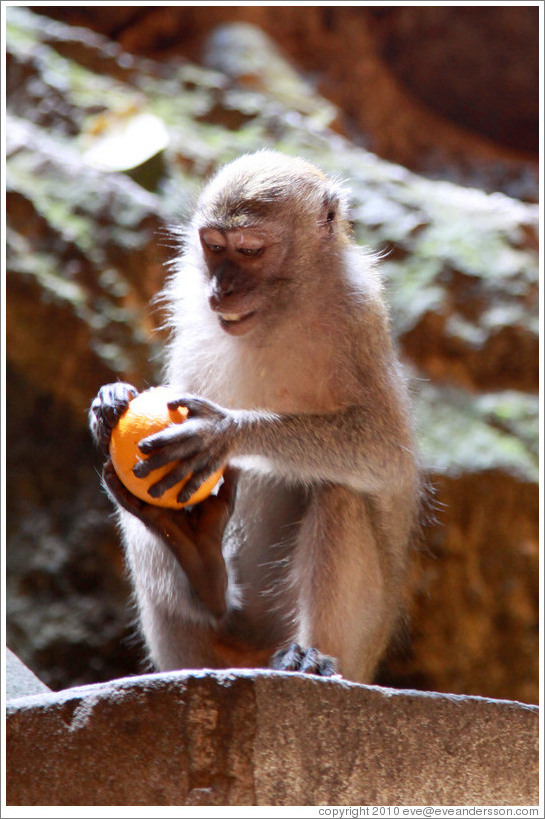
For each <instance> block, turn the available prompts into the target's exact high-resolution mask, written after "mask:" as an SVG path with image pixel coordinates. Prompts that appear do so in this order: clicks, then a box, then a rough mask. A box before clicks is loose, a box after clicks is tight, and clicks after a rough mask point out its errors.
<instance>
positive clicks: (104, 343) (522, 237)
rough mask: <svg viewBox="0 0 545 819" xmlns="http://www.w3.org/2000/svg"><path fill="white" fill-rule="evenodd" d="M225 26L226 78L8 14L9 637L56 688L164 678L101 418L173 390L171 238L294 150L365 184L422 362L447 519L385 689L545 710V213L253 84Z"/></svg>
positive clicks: (288, 89) (360, 190)
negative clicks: (542, 355)
mask: <svg viewBox="0 0 545 819" xmlns="http://www.w3.org/2000/svg"><path fill="white" fill-rule="evenodd" d="M77 8H78V10H80V11H81V10H82V9H85V8H87V7H83V6H81V7H80V6H78V7H77ZM89 8H90V7H89ZM107 12H108V14H109V12H112V13H114V12H115V9H113V10H112V8H110V9H106V7H105V8H104V13H105V14H106V13H107ZM133 12H134V10H133ZM116 13H119V14H125V13H129V9H128V8H127V9H125V10H121V9H117V12H116ZM134 13H136V12H134ZM105 19H106V17H105ZM108 19H110V18H108ZM343 25H344V24H343ZM222 36H223V37H224V40H223V41H222V43H223V51H222V55H223V62H222V64H221V65H219V64H218V65H217V67H216V68H215V69H213V68H211V67H210V66H208V67H205V66H203V65H197V64H195V63H188V62H183V63H179V62H175V61H172V60H168V61H166V60H165V61H163V62H159V61H152V60H149V59H144V58H142V57H138V56H134V55H130V54H128V53H126V52H124V51H123V50H122V49H121V47H120V46H119V45H118V44H115V43H113V42H111V41H109V40H107V39H105V38H102V37H100V36H99V35H97V34H94V33H92V32H90V31H89V30H84V29H74V28H70V27H66V26H62V25H59V24H57V23H55V22H53V21H51V20H49V19H48V18H46V17H42V16H36V15H32V14H31V13H30V12H29V11H28V10H27V9H25V8H23V7H19V8H15V7H10V8H9V9H8V26H7V68H8V72H7V88H8V111H7V126H8V135H7V154H8V156H7V181H6V185H7V228H8V230H7V251H8V265H7V274H6V280H7V296H8V301H7V316H6V327H7V364H8V368H7V375H8V386H9V389H8V396H7V410H8V413H7V414H8V418H7V432H8V441H9V449H8V459H7V474H8V476H9V486H8V502H7V509H8V513H9V514H8V521H7V535H8V547H9V548H8V557H7V568H8V581H7V592H8V598H9V600H8V643H9V645H10V646H11V648H12V649H13V650H15V651H16V652H17V654H18V655H19V656H21V658H22V659H23V661H24V662H26V663H27V665H29V667H31V668H32V669H33V670H34V671H36V672H37V673H38V674H39V675H40V677H41V678H42V679H44V681H45V682H46V683H47V684H48V685H49V686H50V687H52V688H54V689H57V688H65V687H66V686H68V685H76V684H82V683H88V682H97V681H101V680H107V679H111V678H112V677H119V676H123V675H125V674H130V673H133V672H135V671H137V670H142V665H141V658H142V653H141V652H140V651H139V648H138V645H137V644H136V643H135V641H134V639H133V638H132V637H131V636H130V635H131V634H132V629H131V623H130V618H131V611H130V603H129V590H128V585H127V582H126V578H125V576H124V566H123V557H122V554H121V550H120V547H119V544H118V540H117V534H116V532H115V529H114V527H113V523H112V519H111V514H110V508H109V505H108V503H107V500H106V498H105V497H104V495H103V493H102V492H101V490H100V485H99V477H98V474H97V473H99V471H100V466H101V465H100V462H99V460H98V459H97V457H96V455H95V453H94V452H93V450H92V446H91V442H90V439H89V435H88V432H87V430H86V410H87V407H88V406H89V403H90V401H91V399H92V398H93V396H94V394H95V393H96V391H97V389H98V388H99V387H100V386H101V385H102V384H103V383H105V382H106V381H111V380H112V379H113V380H115V379H118V378H119V379H123V380H129V381H133V382H134V383H135V384H136V386H138V387H139V388H142V387H144V386H146V385H148V384H150V383H157V382H158V381H159V380H160V350H161V347H162V344H163V342H164V339H165V334H164V332H162V331H161V329H160V328H161V323H162V316H161V313H160V310H159V309H158V306H157V305H156V306H152V307H149V306H148V304H149V300H150V298H151V297H153V296H154V295H155V294H156V293H157V291H158V290H159V288H160V287H161V285H162V282H163V280H164V262H165V261H166V260H167V259H168V258H171V257H172V255H173V252H174V251H173V249H172V248H170V247H168V244H169V242H170V240H169V239H168V238H166V236H165V233H164V229H165V227H166V226H167V225H168V224H169V223H172V222H177V221H179V220H180V219H183V215H184V213H185V211H186V209H187V207H188V205H189V204H190V202H191V200H192V198H193V196H194V194H195V192H196V190H197V189H198V187H199V185H200V184H201V182H202V180H203V178H204V177H205V176H206V175H207V174H208V173H209V172H210V171H211V170H213V169H214V168H215V167H216V166H217V165H219V164H221V163H223V162H224V161H227V160H229V159H232V158H234V157H235V156H237V155H238V154H240V153H243V152H244V151H249V150H254V149H257V148H259V147H263V146H270V147H276V148H278V149H280V150H283V151H286V152H287V153H294V154H300V155H304V156H306V157H307V158H308V159H310V160H311V161H314V162H316V163H317V164H318V165H321V166H322V167H324V169H325V170H326V171H329V172H331V173H334V174H339V175H340V176H341V177H343V178H345V179H347V181H348V182H349V184H350V186H351V188H352V191H353V217H354V231H355V235H356V237H357V239H358V241H360V242H362V243H366V244H369V245H370V246H371V247H373V248H375V249H377V250H378V251H382V252H383V254H384V256H385V258H384V259H383V262H382V268H383V271H384V274H385V278H386V286H387V293H388V299H389V301H390V303H391V305H392V324H393V328H394V331H395V333H396V335H397V337H398V340H399V344H400V347H401V350H402V352H403V354H404V357H405V360H406V362H407V364H408V365H409V366H410V368H411V369H412V371H413V373H414V387H415V404H416V411H417V424H418V431H419V441H420V447H421V451H422V460H423V464H424V467H425V469H426V471H427V473H428V475H429V479H430V482H431V483H432V484H434V485H435V490H436V495H435V501H436V511H435V518H436V520H435V521H434V522H433V521H432V522H430V524H429V525H428V526H427V527H426V528H425V530H424V535H423V542H422V544H421V547H420V549H419V553H418V555H417V557H418V558H419V563H420V570H419V571H415V586H416V592H415V599H414V606H413V608H412V611H411V612H410V616H411V619H410V626H409V629H408V631H407V634H405V635H404V636H403V637H402V639H400V641H399V645H398V648H397V650H396V651H395V652H393V653H392V654H391V656H390V657H389V658H387V661H386V662H385V664H384V668H383V669H382V671H381V677H380V681H383V682H387V683H388V684H391V685H399V686H402V687H411V688H412V687H416V688H423V689H428V690H443V691H451V692H457V693H466V694H480V695H484V696H492V697H500V698H508V699H518V700H522V701H525V702H537V698H538V662H537V658H538V620H539V618H538V588H537V576H538V575H537V572H538V466H537V463H538V453H537V440H538V434H537V430H538V397H537V392H538V306H537V305H538V276H537V270H538V255H537V242H538V240H537V225H538V213H537V208H536V206H534V205H531V204H528V203H526V202H521V201H517V200H515V199H513V198H509V197H508V196H505V195H503V194H500V193H497V192H496V193H493V194H486V193H484V192H482V191H478V190H474V189H468V188H463V187H460V186H457V185H453V184H451V183H448V182H444V181H433V180H430V179H427V178H424V177H421V176H418V175H416V174H413V173H411V172H409V171H408V170H407V169H405V168H403V167H401V166H399V165H392V164H390V163H388V162H385V161H382V160H380V159H378V158H377V156H376V155H374V154H371V153H369V152H368V151H365V150H363V149H361V148H359V147H357V146H356V145H354V144H353V143H351V142H350V141H349V140H347V139H346V137H345V136H341V135H340V134H339V129H338V123H339V121H340V114H341V113H342V112H340V111H339V109H337V108H335V106H334V105H332V103H331V102H328V101H325V100H324V99H322V98H320V97H319V96H318V95H315V94H312V92H311V90H310V89H309V85H308V82H306V81H303V80H302V79H301V78H298V77H297V75H296V74H295V72H294V71H293V68H291V67H289V66H286V70H285V72H284V73H282V72H281V71H280V72H279V73H278V72H277V74H276V75H275V77H274V78H273V77H268V76H267V75H266V68H264V67H263V66H264V65H265V66H266V65H267V61H265V63H263V61H261V63H260V64H255V63H254V67H253V68H252V71H253V74H249V73H248V72H246V73H244V59H246V57H245V56H244V55H245V53H246V52H245V50H244V49H245V48H246V47H247V42H248V29H247V28H246V29H245V31H244V37H243V40H242V41H241V33H240V28H235V29H231V30H230V31H228V32H225V30H224V32H223V34H222ZM252 36H253V40H252V42H254V43H257V42H258V43H260V46H259V48H260V49H261V52H262V53H267V54H268V53H269V52H267V49H270V54H271V60H273V61H274V64H275V65H279V62H278V61H279V60H281V57H280V56H279V53H278V49H277V48H276V47H275V46H274V45H272V44H271V43H270V41H269V40H267V38H266V37H265V36H264V35H263V33H262V32H257V33H256V32H255V30H254V35H251V33H250V37H252ZM245 44H246V45H245ZM243 46H244V47H243ZM260 72H261V73H260ZM134 128H136V129H137V130H138V133H139V138H138V140H137V142H138V144H139V146H140V147H141V148H142V149H143V153H142V154H141V155H140V157H139V158H137V159H134V154H133V152H132V150H129V148H131V149H132V146H133V142H134V139H132V138H131V134H134V130H131V129H134ZM165 134H166V136H165ZM111 137H112V138H113V137H115V139H110V138H111ZM116 146H117V147H116ZM144 148H145V150H144ZM100 163H102V165H101V164H100ZM105 168H109V169H110V170H105ZM165 245H167V246H165Z"/></svg>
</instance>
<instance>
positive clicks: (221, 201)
mask: <svg viewBox="0 0 545 819" xmlns="http://www.w3.org/2000/svg"><path fill="white" fill-rule="evenodd" d="M279 203H281V204H282V206H283V208H284V213H285V214H286V218H287V219H289V220H293V219H295V220H297V221H299V220H300V219H301V218H310V219H312V218H313V217H314V218H315V219H316V220H321V219H326V220H327V221H332V220H333V218H334V217H336V218H337V219H338V220H339V221H340V222H343V223H344V222H346V220H347V212H348V194H347V192H346V190H345V189H344V187H343V185H342V184H341V183H340V182H339V181H338V180H335V179H332V178H329V177H328V176H326V175H325V174H324V173H323V171H321V170H320V169H319V168H317V167H316V166H315V165H312V164H311V163H310V162H307V160H305V159H300V158H298V157H291V156H286V155H284V154H281V153H279V152H278V151H271V150H262V151H257V152H256V153H253V154H244V155H243V156H241V157H239V158H238V159H235V160H234V161H233V162H230V163H229V164H228V165H225V166H224V167H223V168H221V169H220V170H219V171H218V173H217V174H216V175H215V176H214V177H213V178H212V179H211V180H210V182H209V183H208V184H207V185H206V186H205V188H204V190H203V191H202V193H201V196H200V198H199V200H198V202H197V208H196V213H197V214H198V224H197V227H202V226H204V225H206V226H209V227H217V228H218V229H226V228H227V229H235V228H240V227H248V226H249V225H250V224H253V223H255V222H259V221H261V220H262V219H265V218H266V217H267V216H268V215H269V214H270V212H271V210H272V209H277V207H278V204H279Z"/></svg>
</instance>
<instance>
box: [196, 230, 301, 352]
mask: <svg viewBox="0 0 545 819" xmlns="http://www.w3.org/2000/svg"><path fill="white" fill-rule="evenodd" d="M199 237H200V241H201V246H202V250H203V255H204V262H205V266H206V271H207V274H208V303H209V305H210V309H211V310H213V311H214V313H215V314H216V315H217V318H218V322H219V324H220V326H221V327H222V329H223V330H225V332H226V333H229V335H232V336H242V335H245V334H246V333H248V332H250V330H253V329H254V328H255V327H257V326H259V325H260V324H262V323H263V322H264V321H265V320H266V318H267V317H268V316H269V314H270V313H271V311H273V310H274V308H275V306H276V305H277V303H278V297H279V290H281V289H282V283H283V282H284V281H285V277H283V276H282V275H280V271H281V269H282V266H283V261H284V257H285V249H284V250H283V249H282V243H281V241H280V238H281V234H280V231H278V232H275V230H274V228H272V227H269V228H258V227H253V228H240V229H236V230H226V231H220V230H217V229H216V228H211V227H204V228H201V229H200V230H199ZM273 295H274V299H273V298H271V296H273Z"/></svg>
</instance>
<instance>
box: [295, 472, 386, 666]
mask: <svg viewBox="0 0 545 819" xmlns="http://www.w3.org/2000/svg"><path fill="white" fill-rule="evenodd" d="M381 546H382V544H381ZM384 552H385V555H386V553H387V550H386V549H384ZM385 555H382V554H381V553H380V552H379V543H378V538H377V533H376V531H375V526H374V521H373V515H372V514H371V512H370V510H369V508H368V507H367V506H366V503H365V501H364V500H363V498H362V497H361V496H359V495H358V494H357V493H353V492H351V491H350V490H347V489H344V488H343V487H339V486H331V485H329V486H326V487H323V488H322V489H320V490H319V491H317V492H316V496H315V498H314V500H313V502H312V503H311V505H310V507H309V509H308V511H307V514H306V515H305V517H304V519H303V521H302V523H301V529H300V532H299V538H298V543H297V547H296V551H295V557H294V578H295V581H296V583H297V592H298V618H297V619H298V628H297V633H296V635H295V640H296V642H297V643H298V644H299V645H300V646H302V647H303V648H304V649H308V648H310V647H312V648H315V649H318V651H319V652H320V653H321V654H322V655H326V656H328V657H334V658H336V660H337V670H338V672H339V673H341V674H342V675H343V676H345V677H347V678H349V679H351V680H355V681H359V682H371V680H372V677H373V673H374V671H375V668H376V665H377V663H378V660H379V659H380V656H381V654H382V652H383V651H384V649H385V647H386V644H387V642H388V639H389V637H390V633H391V631H392V628H393V624H394V621H395V613H396V611H397V605H396V601H395V599H393V598H392V597H391V595H392V594H393V589H392V582H391V577H390V576H389V575H390V574H391V572H392V570H391V567H390V558H389V557H388V559H386V557H385ZM393 596H394V597H395V596H396V595H393ZM305 660H306V656H305ZM322 664H323V662H322ZM326 667H327V666H326ZM319 673H323V672H319Z"/></svg>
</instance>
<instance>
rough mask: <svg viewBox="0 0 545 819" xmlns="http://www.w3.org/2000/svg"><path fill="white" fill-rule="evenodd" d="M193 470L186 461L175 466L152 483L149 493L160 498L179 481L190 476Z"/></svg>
mask: <svg viewBox="0 0 545 819" xmlns="http://www.w3.org/2000/svg"><path fill="white" fill-rule="evenodd" d="M190 474H191V470H190V469H188V467H187V466H186V464H185V463H182V464H178V465H175V466H173V468H172V469H171V470H170V471H169V472H167V473H166V474H165V475H163V477H162V478H160V480H158V481H157V482H156V483H152V484H151V485H150V486H149V488H148V493H149V495H150V496H151V497H152V498H160V497H161V495H164V494H165V492H166V491H167V490H168V489H172V487H173V486H176V484H177V483H180V481H182V480H183V479H184V478H187V477H188V476H190Z"/></svg>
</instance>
